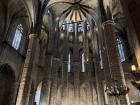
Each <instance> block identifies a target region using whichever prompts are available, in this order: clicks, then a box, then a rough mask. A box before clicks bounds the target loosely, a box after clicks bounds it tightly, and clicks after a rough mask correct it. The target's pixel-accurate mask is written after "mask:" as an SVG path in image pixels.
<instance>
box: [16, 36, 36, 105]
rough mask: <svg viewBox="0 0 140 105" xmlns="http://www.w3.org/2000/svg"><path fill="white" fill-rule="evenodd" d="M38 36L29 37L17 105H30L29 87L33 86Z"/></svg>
mask: <svg viewBox="0 0 140 105" xmlns="http://www.w3.org/2000/svg"><path fill="white" fill-rule="evenodd" d="M37 42H38V41H37V34H31V35H29V45H28V49H27V54H26V59H25V63H24V67H23V72H22V75H21V81H20V86H19V91H18V96H17V101H16V105H28V99H29V95H28V93H29V90H28V89H29V86H30V84H31V74H32V65H33V61H34V54H35V51H36V43H37Z"/></svg>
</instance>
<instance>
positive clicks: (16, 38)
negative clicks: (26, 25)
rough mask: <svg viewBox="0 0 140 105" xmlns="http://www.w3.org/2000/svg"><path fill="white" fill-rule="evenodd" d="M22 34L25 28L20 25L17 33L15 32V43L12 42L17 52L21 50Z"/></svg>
mask: <svg viewBox="0 0 140 105" xmlns="http://www.w3.org/2000/svg"><path fill="white" fill-rule="evenodd" d="M22 33H23V27H22V25H21V24H19V25H18V26H17V29H16V32H15V36H14V39H13V42H12V47H13V48H15V49H16V50H18V49H19V45H20V42H21V37H22Z"/></svg>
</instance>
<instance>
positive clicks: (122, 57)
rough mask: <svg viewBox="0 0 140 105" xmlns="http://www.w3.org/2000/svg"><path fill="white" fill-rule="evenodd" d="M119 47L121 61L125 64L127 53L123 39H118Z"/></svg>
mask: <svg viewBox="0 0 140 105" xmlns="http://www.w3.org/2000/svg"><path fill="white" fill-rule="evenodd" d="M117 47H118V51H119V57H120V61H121V62H123V61H125V52H124V44H123V41H122V40H121V38H117Z"/></svg>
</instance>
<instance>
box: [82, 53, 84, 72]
mask: <svg viewBox="0 0 140 105" xmlns="http://www.w3.org/2000/svg"><path fill="white" fill-rule="evenodd" d="M81 65H82V72H85V58H84V53H82V59H81Z"/></svg>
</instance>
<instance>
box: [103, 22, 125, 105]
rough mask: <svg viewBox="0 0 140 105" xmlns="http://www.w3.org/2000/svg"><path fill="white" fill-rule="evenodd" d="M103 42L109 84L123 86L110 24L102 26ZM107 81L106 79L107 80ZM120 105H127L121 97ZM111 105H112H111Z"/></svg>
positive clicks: (122, 77)
mask: <svg viewBox="0 0 140 105" xmlns="http://www.w3.org/2000/svg"><path fill="white" fill-rule="evenodd" d="M104 41H105V46H106V47H105V51H106V52H107V59H108V62H107V63H108V65H109V70H110V71H109V73H110V76H109V77H108V78H109V79H110V80H112V82H111V84H112V85H113V84H114V82H113V80H117V81H118V82H119V84H122V85H124V86H125V85H126V84H125V78H124V73H123V69H122V67H121V65H120V60H119V56H118V51H117V47H116V39H115V35H114V34H113V29H112V25H111V24H106V25H105V26H104ZM107 80H108V79H107ZM120 101H121V105H127V101H126V97H125V96H121V98H120ZM111 105H112V104H111Z"/></svg>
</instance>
